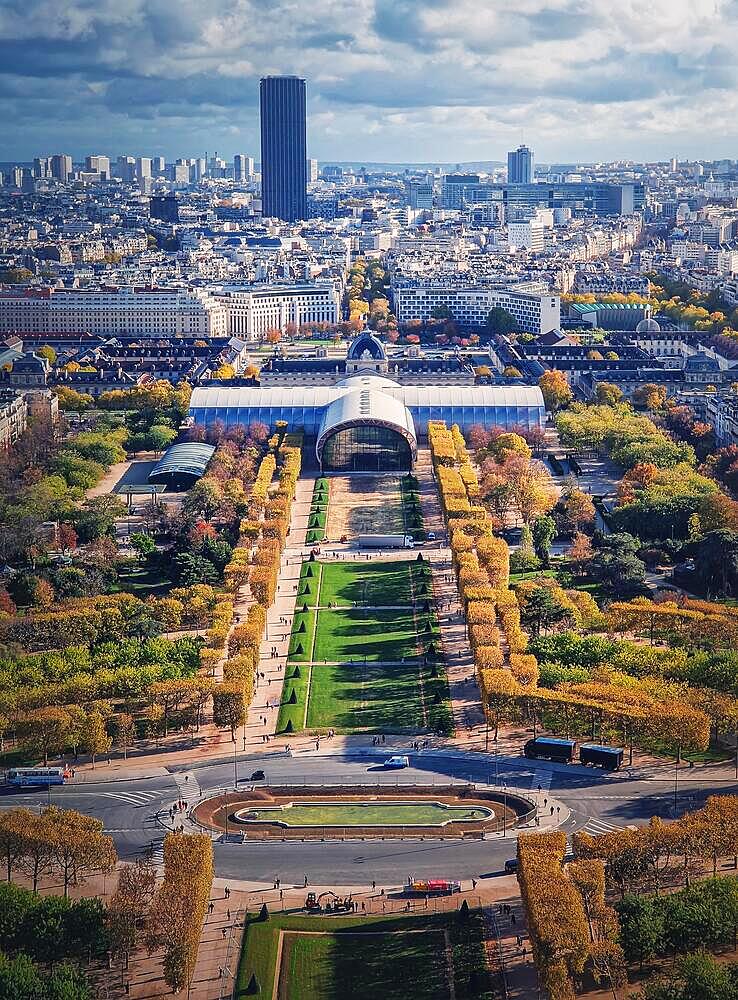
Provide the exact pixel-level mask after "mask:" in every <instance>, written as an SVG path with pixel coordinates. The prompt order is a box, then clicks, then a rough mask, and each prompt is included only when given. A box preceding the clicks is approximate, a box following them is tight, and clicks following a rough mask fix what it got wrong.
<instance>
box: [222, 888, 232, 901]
mask: <svg viewBox="0 0 738 1000" xmlns="http://www.w3.org/2000/svg"><path fill="white" fill-rule="evenodd" d="M223 895H224V896H225V898H226V899H230V898H231V890H230V889H229V888H228V886H226V887H225V889H224V891H223Z"/></svg>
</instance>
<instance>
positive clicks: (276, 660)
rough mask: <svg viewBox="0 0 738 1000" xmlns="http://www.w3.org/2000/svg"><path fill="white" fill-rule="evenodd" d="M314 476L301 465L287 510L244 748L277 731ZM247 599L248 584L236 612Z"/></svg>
mask: <svg viewBox="0 0 738 1000" xmlns="http://www.w3.org/2000/svg"><path fill="white" fill-rule="evenodd" d="M315 479H316V473H315V472H314V471H310V470H308V471H305V470H304V469H303V471H302V472H301V474H300V478H299V479H298V480H297V485H296V487H295V499H294V501H293V503H292V511H291V514H290V528H289V534H288V536H287V545H286V546H285V549H284V551H283V553H282V562H281V567H280V573H279V583H278V585H277V594H276V597H275V599H274V603H273V604H272V606H271V607H270V608H269V611H268V613H267V626H266V632H265V635H264V638H263V640H262V643H261V649H260V651H259V677H258V679H257V680H258V683H257V687H256V693H255V695H254V700H253V701H252V703H251V707H250V708H249V713H248V718H247V720H246V726H245V727H244V731H243V734H242V742H243V748H244V750H245V749H246V747H247V746H251V747H253V746H254V745H256V746H258V747H260V746H262V745H263V744H266V743H267V741H268V739H271V738H272V737H273V736H274V734H275V732H276V728H277V717H278V715H279V704H280V700H281V696H282V684H283V682H284V669H285V665H286V663H287V653H288V651H289V640H290V632H291V631H292V618H293V616H294V612H295V594H296V593H297V584H298V581H299V579H300V568H301V566H302V563H303V560H304V559H306V558H307V557H308V556H309V554H310V546H306V544H305V536H306V533H307V526H308V521H309V518H310V506H311V503H312V498H313V488H314V486H315ZM250 603H251V596H250V592H249V590H248V587H242V588H241V590H240V592H239V598H238V600H237V603H236V613H237V614H239V615H241V616H243V617H244V618H245V616H246V612H247V611H248V607H249V604H250ZM275 653H276V655H274V654H275Z"/></svg>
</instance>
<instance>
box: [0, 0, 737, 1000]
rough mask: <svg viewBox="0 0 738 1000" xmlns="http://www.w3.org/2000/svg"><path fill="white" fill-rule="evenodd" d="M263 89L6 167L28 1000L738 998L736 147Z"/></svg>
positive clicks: (13, 702)
mask: <svg viewBox="0 0 738 1000" xmlns="http://www.w3.org/2000/svg"><path fill="white" fill-rule="evenodd" d="M32 6H35V5H32ZM407 6H408V5H407V4H400V5H399V7H400V8H402V11H401V12H404V15H407V16H409V15H408V12H407V10H406V9H405V8H406V7H407ZM121 16H123V15H121ZM382 16H383V17H384V18H385V19H386V18H388V17H389V16H390V15H389V13H388V12H387V11H384V14H383V15H382ZM398 16H399V15H398ZM380 20H381V19H380ZM377 23H379V21H378V22H377ZM382 23H384V22H382ZM424 23H425V22H424ZM429 23H430V22H429ZM733 23H734V22H731V25H732V24H733ZM0 24H2V20H1V19H0ZM392 24H393V25H394V24H395V22H394V21H393V22H392ZM426 26H427V25H426ZM73 27H74V21H73V19H72V20H70V21H69V23H68V24H65V25H64V26H63V31H61V29H60V34H59V35H58V37H59V38H62V36H63V37H64V38H67V34H68V33H69V32H72V31H73ZM233 30H234V31H235V28H233ZM367 30H368V29H367ZM393 30H399V29H397V28H396V27H395V28H393ZM730 30H732V27H731V28H730ZM182 32H183V37H184V36H185V35H186V31H185V27H184V26H183V27H182ZM65 33H66V34H65ZM83 34H84V33H83ZM55 37H56V36H55ZM142 37H143V36H142ZM208 37H209V38H210V42H209V44H210V45H211V46H214V47H217V46H218V45H221V46H223V51H224V52H228V51H229V50H228V43H227V41H226V40H225V38H223V37H221V36H220V35H218V36H217V38H218V39H219V40H218V41H213V40H212V38H213V37H214V36H212V33H211V36H208ZM67 40H68V39H67ZM47 44H48V46H49V51H50V52H51V51H52V49H53V50H54V51H56V50H55V49H54V46H55V45H56V44H57V43H56V41H54V42H53V44H52V42H50V41H49V42H48V43H47ZM64 44H66V42H64ZM64 44H62V42H59V52H62V51H63V49H64ZM331 44H333V43H331ZM342 46H345V43H344V42H343V41H341V40H340V39H339V40H338V41H337V42H336V43H335V51H336V53H337V54H340V53H342V52H343V53H344V54H345V47H342ZM17 48H19V49H20V48H22V45H21V44H20V43H18V45H17ZM31 49H32V46H31ZM714 51H715V52H717V50H714ZM57 55H58V53H57ZM59 58H61V57H60V56H59ZM127 58H129V59H130V60H131V65H133V64H134V63H135V62H136V57H135V56H134V55H133V54H131V55H130V56H128V57H127ZM279 58H281V57H278V55H275V65H277V64H278V63H279ZM715 58H716V59H717V58H718V56H717V55H716V56H715ZM721 58H722V57H721ZM304 64H305V63H303V62H299V65H304ZM234 65H237V66H238V67H241V66H242V63H240V62H239V63H237V64H235V63H234ZM55 72H56V71H55ZM80 72H81V71H80ZM234 72H237V73H241V69H240V68H239V69H237V70H235V71H234ZM302 72H303V73H304V71H302ZM336 72H337V73H338V70H336ZM439 73H440V70H439ZM243 75H246V76H249V81H250V82H249V84H248V86H249V87H251V90H252V91H253V92H252V93H250V94H249V95H248V98H247V100H248V102H250V103H251V104H253V105H254V109H255V111H254V114H257V111H258V114H257V117H256V119H255V120H256V121H258V133H255V132H253V130H252V131H251V132H249V133H248V135H249V137H250V138H249V141H245V140H243V138H242V136H241V135H239V134H238V132H239V130H238V128H235V127H234V128H233V129H231V131H230V133H229V141H230V149H229V153H228V155H225V154H223V153H222V152H221V153H219V152H217V151H215V150H214V149H212V148H209V149H208V150H207V151H206V150H204V149H198V148H196V146H197V143H196V142H194V141H193V142H192V144H191V145H189V146H187V147H183V148H181V153H182V154H183V155H181V156H178V157H176V158H172V157H171V156H164V155H154V152H155V150H156V149H163V148H171V146H172V138H171V137H170V136H168V135H167V136H162V142H161V143H159V142H156V141H146V142H144V141H142V142H139V143H136V144H135V145H134V144H133V143H132V142H130V141H129V139H128V132H127V131H125V130H124V131H123V132H122V135H123V141H122V142H117V143H115V144H113V143H111V142H110V138H109V134H108V132H107V131H106V132H105V135H106V138H105V139H101V140H100V141H99V143H96V144H95V145H94V146H92V145H91V146H90V149H97V150H105V152H92V151H89V150H88V149H87V148H83V147H82V146H81V145H80V140H79V137H78V133H77V132H75V131H74V129H72V127H71V126H70V136H71V135H74V138H73V139H70V142H69V144H68V145H66V146H64V147H61V145H60V144H58V143H57V141H56V137H57V129H56V128H55V129H54V130H53V135H54V138H55V141H54V143H53V144H52V143H51V142H47V141H46V140H45V139H44V137H43V130H41V129H39V135H38V138H37V139H36V140H34V142H35V145H34V155H33V156H32V157H30V158H29V157H28V155H27V154H28V151H30V148H28V132H27V130H26V127H25V126H23V127H22V129H21V128H20V127H19V131H18V136H19V137H20V136H21V134H22V137H23V138H22V141H21V139H20V138H19V139H18V144H17V146H16V147H13V145H12V144H13V127H12V126H11V129H10V133H9V136H8V137H7V141H8V142H9V143H10V145H9V146H8V145H7V142H6V144H5V145H3V147H2V148H3V150H4V151H5V152H4V154H3V155H6V156H10V158H9V159H7V160H6V161H5V162H0V755H1V756H2V762H1V766H0V774H1V777H2V784H0V855H1V857H2V862H3V866H4V870H5V875H6V878H5V881H3V882H2V883H0V1000H5V998H13V1000H92V998H96V997H100V998H105V1000H116V998H122V997H133V998H138V1000H144V998H155V997H163V996H167V995H170V994H181V995H184V994H185V993H186V995H187V997H188V998H193V1000H216V998H217V1000H223V998H226V997H228V998H231V997H232V998H234V1000H235V998H239V1000H240V998H242V997H246V996H263V997H269V998H274V1000H344V998H346V1000H348V998H351V1000H377V998H378V997H379V998H381V1000H395V998H396V1000H400V998H403V1000H473V998H480V1000H508V998H510V1000H512V998H516V997H518V998H525V1000H527V998H530V1000H536V998H538V1000H540V998H544V1000H573V998H574V997H584V998H587V1000H604V998H607V997H614V998H615V1000H618V998H622V1000H625V998H638V1000H667V998H668V1000H697V998H699V1000H738V956H737V955H736V927H738V877H737V876H738V861H737V860H736V858H738V787H737V786H738V648H737V646H738V611H737V610H736V607H737V605H738V159H736V158H735V157H733V158H716V156H715V149H717V148H718V147H717V146H715V147H712V146H711V145H710V142H708V141H705V143H704V148H705V151H706V154H708V153H709V155H705V156H704V157H699V158H696V157H695V156H694V155H689V156H684V155H673V156H669V157H668V158H661V159H658V158H649V159H645V158H644V160H643V161H642V162H641V161H638V160H635V159H630V158H624V159H610V160H602V161H601V162H594V161H592V160H591V158H590V157H585V158H584V159H581V160H576V159H575V160H572V161H571V162H553V161H551V162H547V161H546V160H545V159H544V158H543V157H542V156H541V157H539V156H537V155H536V141H535V136H536V126H535V123H531V125H530V126H526V132H525V134H524V135H523V134H521V136H520V141H515V142H510V143H509V147H510V148H509V150H508V149H506V148H504V146H502V145H501V144H500V141H499V138H495V137H491V138H490V141H489V143H488V144H487V146H486V147H485V148H487V149H488V150H489V154H490V155H497V156H499V157H501V158H500V159H472V158H469V157H466V158H463V159H459V160H458V161H455V160H454V159H453V156H454V146H453V144H451V143H445V142H442V141H439V143H438V145H437V149H438V152H439V153H441V154H443V156H444V157H449V159H443V160H439V161H438V162H425V161H423V162H418V161H417V160H416V161H415V162H413V161H412V160H408V161H407V162H400V161H399V160H398V159H397V157H396V156H395V158H394V160H393V159H392V158H391V157H390V159H389V160H387V161H385V160H383V159H382V157H383V156H386V155H387V152H386V150H389V148H390V147H389V146H384V145H382V141H381V139H379V138H377V137H376V135H375V134H374V133H373V132H372V131H371V130H366V131H365V132H364V134H362V135H361V136H360V137H359V135H358V134H357V136H356V144H355V145H356V152H357V153H361V155H362V156H363V157H365V159H357V160H355V161H347V160H345V159H341V158H336V159H333V160H331V159H328V158H326V157H325V156H324V155H321V156H314V155H313V153H314V152H316V150H317V149H319V148H320V149H322V150H325V148H326V136H330V134H331V133H330V128H326V127H325V122H326V120H329V118H330V116H329V115H328V113H327V112H326V100H327V99H326V96H325V95H326V92H327V91H326V89H325V88H326V86H328V88H329V89H330V81H329V84H326V78H325V77H324V76H323V75H322V74H321V73H319V72H318V71H317V69H316V72H315V77H316V80H315V84H314V82H313V80H312V79H311V77H310V76H309V75H307V74H305V75H304V77H303V75H286V74H282V75H279V74H276V73H271V72H270V73H266V72H265V75H263V76H261V77H260V78H257V79H255V80H254V81H253V86H252V83H251V79H252V76H253V71H252V69H251V68H249V69H248V72H247V71H246V70H244V71H243ZM339 75H340V74H339ZM441 75H442V74H441ZM222 79H223V80H227V79H228V77H227V75H225V74H224V75H223V77H222ZM373 79H374V80H375V85H376V79H375V77H373V76H371V75H368V76H367V88H371V86H372V80H373ZM314 85H315V87H316V88H322V89H321V90H320V93H319V94H316V97H315V100H314V101H313V100H312V99H311V88H312V87H313V86H314ZM446 85H447V86H448V83H447V84H446ZM180 86H181V87H182V89H183V92H188V93H189V92H191V90H192V88H193V86H194V85H193V84H192V82H191V80H187V79H186V78H185V79H184V82H183V81H182V80H181V81H180ZM223 86H224V87H226V85H225V84H223ZM226 89H227V88H226ZM132 92H133V91H128V93H132ZM33 99H34V101H35V100H36V99H37V98H36V96H34V98H33ZM44 100H51V97H50V96H45V97H44ZM89 100H90V101H95V100H97V91H94V88H93V89H91V90H90V95H89ZM173 100H174V98H173V97H172V96H171V95H170V96H169V97H168V101H170V102H172V101H173ZM165 103H166V102H165V101H164V99H162V106H164V104H165ZM205 103H206V106H207V102H205ZM464 113H465V112H464V109H463V107H460V108H459V115H460V116H463V115H464ZM13 114H15V112H13ZM167 114H171V112H169V111H168V112H167ZM213 114H214V120H215V119H217V114H216V112H215V111H214V112H213ZM360 114H364V111H363V110H362V111H361V112H358V111H357V116H358V115H360ZM470 114H471V113H470ZM408 121H410V119H408ZM214 128H215V125H214ZM219 128H220V126H218V129H219ZM408 128H410V125H408ZM574 131H575V130H574V129H573V133H572V137H571V138H572V141H571V148H572V150H574V149H575V148H578V147H577V144H576V142H575V136H574ZM101 134H102V133H101ZM172 134H174V133H172ZM217 134H219V135H220V134H221V133H220V131H218V132H217ZM313 135H319V136H320V139H319V140H317V141H316V142H315V148H313V139H312V137H313ZM542 135H544V136H545V137H546V138H545V141H543V143H542V144H543V146H544V148H548V149H551V148H553V147H552V146H551V143H550V139H549V138H548V135H549V133H548V132H547V131H546V128H545V127H544V126H542ZM146 136H147V138H148V139H150V138H151V130H150V129H149V130H148V131H147V133H146ZM359 138H360V139H361V141H359ZM523 140H525V141H523ZM387 141H388V140H387ZM393 141H395V140H393ZM649 141H650V140H649ZM165 143H166V145H165ZM121 147H122V148H121ZM685 147H689V148H692V146H691V143H688V142H687V141H686V139H685ZM13 148H17V149H18V150H26V152H24V153H23V155H19V156H17V158H15V159H14V158H13V154H12V151H11V152H8V150H12V149H13ZM58 148H66V149H67V150H69V151H68V152H54V150H55V149H58ZM238 148H241V149H243V150H244V151H243V152H233V150H234V149H238ZM336 148H339V147H338V146H336ZM340 148H343V147H340ZM404 148H405V149H406V154H405V155H408V154H410V153H411V152H412V148H413V145H412V139H411V138H408V143H407V145H406V146H405V147H404ZM422 148H423V149H424V148H425V147H422ZM475 148H476V147H475ZM556 148H560V147H556ZM579 148H581V147H579ZM603 148H612V145H611V142H610V140H609V139H608V140H607V143H606V142H605V136H603ZM678 152H679V150H678V148H676V149H674V153H675V154H676V153H678ZM420 155H422V153H421V154H420ZM420 155H419V157H418V160H419V159H420Z"/></svg>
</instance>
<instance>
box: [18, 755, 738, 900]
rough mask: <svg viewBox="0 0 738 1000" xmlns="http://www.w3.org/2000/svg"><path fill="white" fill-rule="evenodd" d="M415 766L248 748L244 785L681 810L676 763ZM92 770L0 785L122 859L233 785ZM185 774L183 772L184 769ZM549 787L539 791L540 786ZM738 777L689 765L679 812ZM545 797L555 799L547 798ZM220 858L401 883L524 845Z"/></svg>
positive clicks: (248, 866)
mask: <svg viewBox="0 0 738 1000" xmlns="http://www.w3.org/2000/svg"><path fill="white" fill-rule="evenodd" d="M409 756H410V759H411V767H409V768H407V769H406V770H403V771H385V770H383V769H382V768H381V766H379V762H378V760H377V758H376V756H371V755H367V756H362V755H360V754H356V755H354V756H341V757H339V756H319V755H314V756H313V755H300V756H296V757H292V758H290V757H286V756H282V755H280V756H274V757H267V756H261V757H259V758H253V757H252V758H244V759H239V764H238V770H239V786H244V785H247V784H249V781H248V779H249V777H250V775H251V772H252V771H253V770H254V769H256V768H263V770H264V771H265V773H266V781H267V783H272V784H283V783H289V784H302V783H304V784H310V785H325V786H327V787H329V786H332V785H340V784H347V783H357V782H361V783H362V784H372V783H375V782H382V783H390V784H397V783H400V784H403V785H408V784H410V785H411V784H414V783H417V784H432V783H434V782H436V783H438V784H445V783H447V782H448V781H449V779H453V780H458V781H473V782H477V783H480V784H501V783H502V782H503V781H504V782H505V784H506V786H507V787H508V788H510V789H511V791H514V790H519V791H521V792H524V793H528V794H532V795H533V797H534V798H538V800H539V802H540V804H541V805H543V799H544V798H546V799H547V800H553V801H555V802H560V803H562V804H563V805H564V806H566V807H567V808H568V809H569V810H570V811H571V816H570V818H569V819H568V820H567V822H566V823H565V824H564V826H563V829H564V830H565V831H566V832H567V833H569V834H570V833H572V832H574V830H577V829H581V828H586V829H587V830H589V831H591V832H592V833H602V832H605V831H607V830H611V829H618V828H622V827H625V826H627V825H628V824H631V823H633V824H639V823H644V822H646V821H647V820H648V819H649V818H650V817H651V816H654V815H658V816H663V817H664V818H669V819H670V818H673V816H674V779H673V776H670V775H669V773H668V771H667V772H662V771H659V772H658V774H659V776H658V777H656V778H654V777H648V776H646V775H641V774H634V775H633V776H630V777H629V776H628V774H627V773H626V772H622V773H618V774H615V775H605V774H602V773H601V772H598V771H596V770H593V769H590V768H583V767H579V766H576V767H575V766H572V767H565V766H562V765H552V764H549V763H547V762H543V761H538V762H535V761H527V760H525V759H524V758H502V757H501V758H499V759H498V761H497V765H495V759H494V756H493V755H492V754H489V755H486V754H473V755H472V754H469V755H460V756H454V755H452V754H448V753H444V752H442V751H435V752H430V751H427V752H425V753H419V754H412V753H410V755H409ZM87 777H88V778H91V777H92V778H93V781H86V782H85V783H84V784H79V783H72V784H69V785H65V786H64V787H55V788H52V789H51V792H50V795H49V793H47V791H46V790H45V789H33V790H28V789H22V790H14V789H10V788H8V786H0V808H2V809H7V808H12V807H13V806H17V805H24V806H30V807H36V806H37V807H39V808H41V807H43V806H44V805H46V804H47V803H48V801H49V800H50V801H51V802H53V803H55V804H57V805H60V806H64V807H67V808H73V809H79V810H80V811H82V812H86V813H90V814H91V815H94V816H97V817H98V818H99V819H101V820H102V821H103V822H104V824H105V828H106V830H107V831H108V832H109V833H110V834H111V835H112V836H113V838H114V840H115V843H116V847H117V849H118V853H119V855H120V857H121V858H122V859H128V858H132V857H135V856H136V855H138V854H142V853H145V852H147V851H148V852H152V854H153V857H154V859H155V860H156V861H160V860H161V843H162V840H163V836H164V833H165V826H163V825H162V821H166V822H168V820H169V817H168V810H169V807H170V806H171V805H172V803H173V802H174V801H175V800H176V799H178V798H187V799H188V801H190V803H192V802H193V801H194V800H195V799H196V798H197V795H198V790H199V793H200V794H201V795H208V794H214V793H215V792H216V790H218V789H226V788H231V789H232V788H233V783H234V766H233V762H232V761H226V762H222V763H215V764H212V763H211V764H202V765H199V764H197V765H193V766H191V767H185V766H181V767H173V768H171V771H170V773H169V774H168V775H162V776H157V777H150V778H136V779H117V780H107V779H106V777H105V767H104V765H103V766H100V767H99V768H98V771H97V772H96V774H95V775H94V776H92V775H91V774H89V773H88V774H87ZM185 777H186V780H185ZM539 785H540V786H541V792H540V793H539V792H538V786H539ZM735 790H736V783H733V782H728V781H719V780H715V779H708V780H707V781H703V780H700V779H699V778H696V779H695V780H690V779H689V776H688V774H686V773H685V772H681V774H680V778H679V788H678V799H677V812H678V813H681V812H683V811H685V810H687V809H694V808H698V807H699V806H700V805H702V804H703V803H704V800H705V798H706V797H707V796H708V795H710V794H713V793H715V792H720V791H722V792H725V791H733V792H734V791H735ZM546 808H547V809H548V808H550V802H549V803H547V806H546ZM214 848H215V860H216V869H217V873H218V875H221V876H223V877H225V878H234V879H236V878H239V879H246V880H249V881H259V882H271V881H272V879H273V878H274V877H275V876H279V878H280V879H281V880H282V883H283V885H287V884H289V883H294V884H300V885H302V883H303V880H304V876H305V875H307V877H308V879H309V881H310V882H311V884H314V885H368V884H369V883H370V882H371V881H372V880H375V881H377V882H378V883H380V884H387V885H392V884H399V883H400V882H401V881H403V880H404V879H405V878H406V877H407V875H408V874H410V873H411V872H412V873H413V874H416V875H418V876H420V877H423V876H425V877H430V876H443V877H448V878H466V879H468V878H471V877H494V876H495V875H497V874H501V872H502V869H503V866H504V862H505V860H506V859H507V858H509V857H513V856H514V855H515V838H514V836H511V835H508V836H507V837H506V838H503V837H502V835H497V836H496V837H495V838H494V839H490V840H485V841H470V842H466V843H463V842H461V841H450V842H448V841H446V842H444V841H432V840H425V841H420V840H387V841H356V840H355V841H344V842H340V841H339V842H322V841H305V842H284V843H283V842H276V843H255V842H251V843H249V842H247V843H244V844H233V843H228V844H225V843H220V842H216V843H215V844H214Z"/></svg>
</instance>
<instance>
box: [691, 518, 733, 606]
mask: <svg viewBox="0 0 738 1000" xmlns="http://www.w3.org/2000/svg"><path fill="white" fill-rule="evenodd" d="M692 551H693V555H694V568H695V577H696V579H697V581H698V583H699V586H700V589H701V590H702V591H704V593H706V594H707V595H708V596H718V595H720V596H726V597H732V596H735V595H736V594H738V532H735V531H730V530H728V529H727V528H718V529H716V530H715V531H708V532H707V534H706V535H703V536H702V538H700V539H699V540H698V541H697V542H696V543H694V545H693V547H692Z"/></svg>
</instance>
